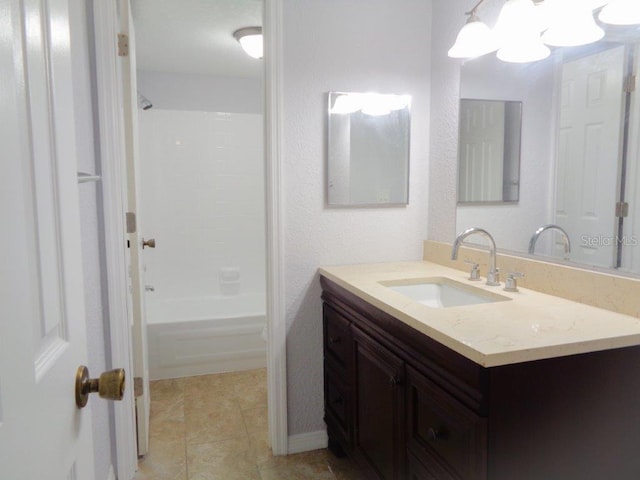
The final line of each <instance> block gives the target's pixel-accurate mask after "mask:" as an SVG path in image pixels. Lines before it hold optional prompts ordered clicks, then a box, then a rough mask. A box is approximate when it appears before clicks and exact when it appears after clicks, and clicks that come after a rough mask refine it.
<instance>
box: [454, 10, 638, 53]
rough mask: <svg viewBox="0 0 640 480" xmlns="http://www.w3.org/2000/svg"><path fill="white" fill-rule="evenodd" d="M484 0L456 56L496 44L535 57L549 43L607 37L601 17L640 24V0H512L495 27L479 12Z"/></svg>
mask: <svg viewBox="0 0 640 480" xmlns="http://www.w3.org/2000/svg"><path fill="white" fill-rule="evenodd" d="M485 1H486V0H480V1H479V2H478V3H477V4H476V5H475V6H474V7H473V8H472V9H471V11H469V12H466V13H465V15H469V19H468V20H467V22H466V23H465V25H464V26H463V27H462V29H461V30H460V32H459V33H458V36H457V38H456V42H455V44H454V45H453V47H451V49H450V50H449V52H448V54H449V57H452V58H474V57H479V56H482V55H485V54H487V53H491V52H492V51H495V50H497V51H498V52H497V57H498V58H499V59H500V60H503V61H505V62H517V63H525V62H534V61H537V60H542V59H544V58H546V57H548V56H549V55H550V54H551V50H550V49H549V47H548V46H547V45H551V46H556V47H573V46H580V45H587V44H590V43H593V42H596V41H598V40H600V39H602V38H603V37H604V35H605V32H604V30H603V29H602V28H601V27H600V26H599V25H598V24H597V23H596V21H595V18H594V12H597V11H598V10H599V9H601V10H600V12H599V13H598V14H597V15H598V18H599V20H600V21H601V22H603V23H608V24H612V25H636V24H640V0H535V1H534V0H507V1H506V2H505V4H504V5H503V7H502V9H501V10H500V14H499V16H498V21H497V23H496V26H495V28H494V29H493V30H491V29H489V27H487V25H486V24H484V23H482V22H481V21H480V19H479V18H478V16H477V14H476V12H477V10H478V8H479V7H480V6H481V5H482V4H483V3H484V2H485Z"/></svg>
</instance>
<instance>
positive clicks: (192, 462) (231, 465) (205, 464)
mask: <svg viewBox="0 0 640 480" xmlns="http://www.w3.org/2000/svg"><path fill="white" fill-rule="evenodd" d="M187 465H188V468H187V470H188V475H189V480H260V475H259V473H258V468H257V466H256V459H255V455H254V453H253V450H252V449H251V446H250V444H249V442H247V441H246V440H245V439H241V440H239V439H234V440H224V441H221V442H215V443H204V444H200V445H192V446H189V447H188V448H187Z"/></svg>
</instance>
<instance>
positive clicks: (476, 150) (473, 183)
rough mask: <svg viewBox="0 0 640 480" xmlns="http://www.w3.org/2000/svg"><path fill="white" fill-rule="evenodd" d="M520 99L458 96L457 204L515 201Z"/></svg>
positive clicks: (516, 194)
mask: <svg viewBox="0 0 640 480" xmlns="http://www.w3.org/2000/svg"><path fill="white" fill-rule="evenodd" d="M521 128H522V102H514V101H502V100H481V99H475V98H462V99H461V100H460V132H459V134H460V138H459V141H458V204H464V203H470V204H472V203H475V204H478V203H507V202H517V201H518V199H519V194H520V134H521Z"/></svg>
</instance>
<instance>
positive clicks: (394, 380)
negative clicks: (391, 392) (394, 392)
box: [389, 375, 402, 388]
mask: <svg viewBox="0 0 640 480" xmlns="http://www.w3.org/2000/svg"><path fill="white" fill-rule="evenodd" d="M389 385H390V386H391V388H396V387H399V386H400V385H402V379H401V378H400V377H399V376H398V375H394V376H392V377H390V378H389Z"/></svg>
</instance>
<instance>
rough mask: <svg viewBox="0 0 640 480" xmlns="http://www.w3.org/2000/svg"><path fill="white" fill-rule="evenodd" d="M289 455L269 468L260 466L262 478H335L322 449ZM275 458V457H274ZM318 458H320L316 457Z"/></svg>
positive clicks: (315, 479) (322, 479)
mask: <svg viewBox="0 0 640 480" xmlns="http://www.w3.org/2000/svg"><path fill="white" fill-rule="evenodd" d="M315 452H322V453H316V454H315V455H313V453H314V452H305V453H300V454H297V455H289V456H288V457H283V458H287V459H288V461H287V462H286V463H283V464H281V465H278V466H274V467H270V468H262V467H261V468H260V476H261V479H262V480H308V479H313V480H335V479H336V477H335V475H334V474H333V472H332V471H331V469H330V468H329V465H328V463H327V461H326V459H325V458H324V457H325V456H326V455H325V454H324V452H323V451H322V450H316V451H315ZM276 458H277V457H276ZM318 458H320V459H318Z"/></svg>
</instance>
